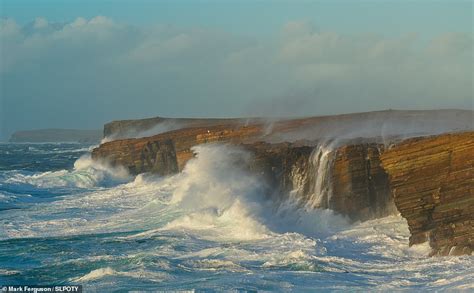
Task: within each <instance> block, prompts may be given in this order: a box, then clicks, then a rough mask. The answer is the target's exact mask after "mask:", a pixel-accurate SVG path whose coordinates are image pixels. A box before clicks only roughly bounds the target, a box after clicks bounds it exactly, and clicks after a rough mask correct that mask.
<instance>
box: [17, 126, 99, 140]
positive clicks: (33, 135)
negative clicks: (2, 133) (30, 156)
mask: <svg viewBox="0 0 474 293" xmlns="http://www.w3.org/2000/svg"><path fill="white" fill-rule="evenodd" d="M101 139H102V130H83V129H37V130H24V131H17V132H15V133H13V134H12V136H11V137H10V140H9V141H10V142H79V143H98V142H100V140H101Z"/></svg>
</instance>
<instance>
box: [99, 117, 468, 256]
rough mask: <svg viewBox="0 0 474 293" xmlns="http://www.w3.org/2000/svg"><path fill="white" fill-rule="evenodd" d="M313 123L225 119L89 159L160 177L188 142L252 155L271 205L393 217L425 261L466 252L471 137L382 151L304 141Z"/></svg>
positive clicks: (359, 143)
mask: <svg viewBox="0 0 474 293" xmlns="http://www.w3.org/2000/svg"><path fill="white" fill-rule="evenodd" d="M347 119H349V118H347V117H343V120H347ZM336 120H337V119H336ZM349 120H350V119H349ZM337 121H340V120H337ZM319 122H321V121H320V120H318V118H308V119H297V120H286V121H279V122H275V123H273V124H272V125H271V129H269V127H268V124H263V123H261V121H258V120H254V121H253V122H252V123H249V124H247V125H246V126H244V125H243V124H239V123H235V121H232V123H229V124H219V125H207V126H205V127H192V128H184V129H178V130H174V131H169V132H165V133H162V134H158V135H155V136H151V137H145V138H137V139H124V140H117V141H112V142H108V143H104V144H102V145H101V146H100V147H98V148H96V149H94V150H93V152H92V157H93V158H94V159H106V160H108V161H109V162H110V163H112V164H113V165H121V166H124V167H126V168H127V169H128V170H129V171H130V172H131V173H132V174H138V173H142V172H154V173H157V174H160V175H168V174H174V173H177V172H179V171H181V170H182V169H183V168H184V166H185V164H186V162H187V161H188V160H189V159H191V158H192V157H193V156H194V154H193V152H192V150H191V148H192V147H193V146H195V145H198V144H203V143H210V142H225V143H231V144H236V145H240V147H242V148H245V149H247V150H248V151H249V152H251V153H253V154H254V160H253V161H252V163H251V164H250V166H248V168H249V170H250V171H252V172H255V173H258V174H259V175H261V176H263V178H264V179H265V182H266V183H267V187H268V189H267V193H266V195H267V196H271V197H273V199H274V200H285V199H287V198H288V196H290V197H295V198H296V199H297V200H299V202H300V203H301V205H304V206H305V207H307V208H329V209H333V210H335V211H337V212H339V213H341V214H343V215H346V216H347V217H349V218H350V219H352V220H367V219H372V218H377V217H382V216H386V215H389V214H392V213H396V212H400V213H401V215H402V216H403V217H404V218H406V219H407V222H408V226H409V229H410V231H411V235H412V236H411V238H410V245H411V244H417V243H421V242H424V241H429V243H430V245H431V247H432V248H433V254H441V255H445V254H449V253H452V254H470V253H471V252H472V250H473V238H474V220H473V215H474V179H473V178H474V174H473V172H474V166H473V165H474V132H462V133H457V134H440V135H436V136H424V137H417V138H408V139H404V138H403V136H394V137H392V138H391V139H392V141H391V143H390V147H388V148H387V145H389V144H387V143H385V144H383V143H381V142H380V139H379V137H366V138H357V139H355V138H345V139H344V140H342V141H338V142H337V143H335V142H334V141H333V140H331V139H328V137H327V136H326V135H327V133H328V132H321V133H318V136H315V137H311V136H309V135H306V134H307V132H308V131H314V129H315V128H314V127H313V125H314V123H319ZM349 122H351V121H349ZM464 122H466V121H464ZM464 122H463V123H464ZM351 123H352V122H351ZM410 123H411V122H410ZM361 125H363V124H361ZM327 126H328V125H326V124H324V127H323V128H325V127H327ZM301 129H303V131H301ZM295 131H296V132H298V135H297V136H293V137H292V138H291V139H289V141H290V142H288V141H286V142H281V141H284V140H286V139H288V138H289V137H291V135H290V134H293V133H294V132H295ZM306 137H307V139H304V138H306ZM384 141H385V139H384ZM385 142H386V141H385ZM326 143H329V145H327V144H326ZM328 146H330V147H328Z"/></svg>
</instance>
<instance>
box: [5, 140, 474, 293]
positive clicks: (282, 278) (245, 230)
mask: <svg viewBox="0 0 474 293" xmlns="http://www.w3.org/2000/svg"><path fill="white" fill-rule="evenodd" d="M91 149H92V146H89V145H80V144H0V284H30V285H31V284H42V285H47V284H55V285H56V284H82V285H83V286H84V290H85V292H109V291H119V292H122V291H125V292H126V291H128V290H197V291H199V290H202V291H227V290H236V291H239V290H260V291H297V292H300V291H309V292H311V291H315V290H321V291H331V290H336V291H338V290H340V291H345V290H358V291H366V290H383V291H392V290H403V289H406V290H409V291H415V290H429V289H431V290H444V289H452V290H466V291H472V290H474V257H472V256H456V257H455V256H448V257H434V258H432V257H427V254H428V253H429V247H428V246H427V245H426V244H424V245H419V246H413V247H408V237H409V232H408V228H407V225H406V222H405V220H404V219H403V218H401V217H400V216H389V217H386V218H382V219H377V220H372V221H367V222H363V223H349V222H348V221H347V219H345V218H344V217H342V216H340V215H336V214H334V213H333V212H332V211H330V210H317V209H316V210H307V209H305V208H304V207H301V205H300V204H299V203H298V202H297V199H293V198H292V197H291V196H290V197H289V199H288V200H285V201H276V200H274V199H272V196H269V195H264V194H263V193H264V190H265V188H264V186H262V184H263V183H262V181H261V180H259V178H258V177H256V176H255V175H251V174H247V173H246V172H245V171H243V169H241V168H239V164H238V162H241V161H245V160H251V156H250V155H249V154H247V153H244V152H243V151H241V150H239V149H236V148H233V147H229V146H223V145H207V146H200V147H197V148H196V149H195V151H196V153H197V157H196V158H194V159H193V160H191V161H190V162H188V164H187V165H186V167H185V170H184V171H183V172H182V173H180V174H177V175H174V176H169V177H161V178H160V177H156V176H152V175H146V174H144V175H139V176H136V177H133V176H130V175H128V174H127V172H125V171H124V170H121V169H114V168H111V167H110V166H107V165H106V164H99V163H97V162H93V161H91V160H90V157H89V153H90V150H91Z"/></svg>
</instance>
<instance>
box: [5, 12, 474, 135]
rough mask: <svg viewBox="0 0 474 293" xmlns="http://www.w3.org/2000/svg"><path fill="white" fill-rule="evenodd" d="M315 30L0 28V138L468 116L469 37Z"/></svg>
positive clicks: (37, 24)
mask: <svg viewBox="0 0 474 293" xmlns="http://www.w3.org/2000/svg"><path fill="white" fill-rule="evenodd" d="M317 25H318V24H317V23H315V24H313V23H311V22H308V21H302V20H298V19H296V20H293V21H287V22H286V23H284V24H281V25H279V26H278V27H274V30H275V31H274V33H272V34H265V35H264V36H258V37H257V36H255V35H250V32H248V33H247V34H246V33H245V32H243V33H237V34H236V33H230V32H227V31H225V30H218V29H214V28H209V27H193V26H177V25H142V26H137V25H133V24H128V23H126V22H123V21H122V20H120V19H112V18H109V17H106V16H97V17H91V18H82V17H78V18H76V19H74V20H70V21H66V22H63V23H57V22H55V21H53V20H48V19H46V18H37V19H35V20H33V21H31V22H29V23H26V24H22V23H19V22H17V21H16V20H15V19H13V18H3V19H2V20H1V21H0V43H1V44H2V57H1V58H2V62H1V63H0V74H1V79H2V107H1V111H2V113H1V115H0V116H1V120H2V123H1V124H3V126H2V130H1V134H2V135H1V136H3V138H4V139H6V136H8V135H9V134H10V133H12V132H13V131H14V130H19V129H32V128H52V127H56V128H57V127H59V126H61V127H67V128H89V129H92V128H97V127H99V126H100V125H103V124H104V123H106V122H108V121H112V120H117V119H135V118H139V117H152V116H155V115H156V114H157V113H160V114H161V115H164V116H167V117H254V116H265V117H268V116H277V117H281V116H286V117H288V116H313V115H328V114H339V113H351V112H362V111H372V110H382V109H389V108H393V109H440V108H457V109H472V86H471V85H472V54H471V53H472V48H473V47H472V34H470V33H466V32H462V31H461V32H457V31H450V32H441V31H440V32H437V33H436V34H434V35H433V34H431V35H430V36H429V37H426V36H424V35H422V34H420V35H418V34H416V33H411V32H410V31H407V32H402V33H399V34H395V35H382V34H371V33H370V32H367V33H344V32H339V31H338V30H334V29H332V28H331V27H330V26H329V27H324V28H317V27H316V26H317ZM414 29H415V30H416V28H414ZM26 80H27V81H28V86H23V85H24V84H25V81H26ZM79 109H80V110H79ZM85 109H86V110H85ZM51 113H54V115H51ZM25 116H27V117H28V119H23V117H25Z"/></svg>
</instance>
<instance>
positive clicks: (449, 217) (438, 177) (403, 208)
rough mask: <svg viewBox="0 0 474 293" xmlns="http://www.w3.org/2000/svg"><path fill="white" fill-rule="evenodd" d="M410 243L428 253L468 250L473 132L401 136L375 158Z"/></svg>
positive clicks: (472, 232)
mask: <svg viewBox="0 0 474 293" xmlns="http://www.w3.org/2000/svg"><path fill="white" fill-rule="evenodd" d="M381 159H382V164H383V167H384V169H385V170H387V171H388V174H389V176H390V188H391V190H392V194H393V198H394V200H395V204H396V206H397V209H398V210H399V211H400V213H401V215H402V216H403V217H404V218H406V219H407V222H408V226H409V228H410V232H411V237H410V244H417V243H422V242H425V241H429V242H430V246H431V247H432V248H433V254H439V255H447V254H471V253H472V251H473V250H474V132H466V133H461V134H445V135H439V136H433V137H423V138H413V139H409V140H405V141H403V142H401V143H399V144H396V145H394V146H392V147H391V148H389V149H388V150H387V151H386V152H384V154H383V155H382V156H381Z"/></svg>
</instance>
